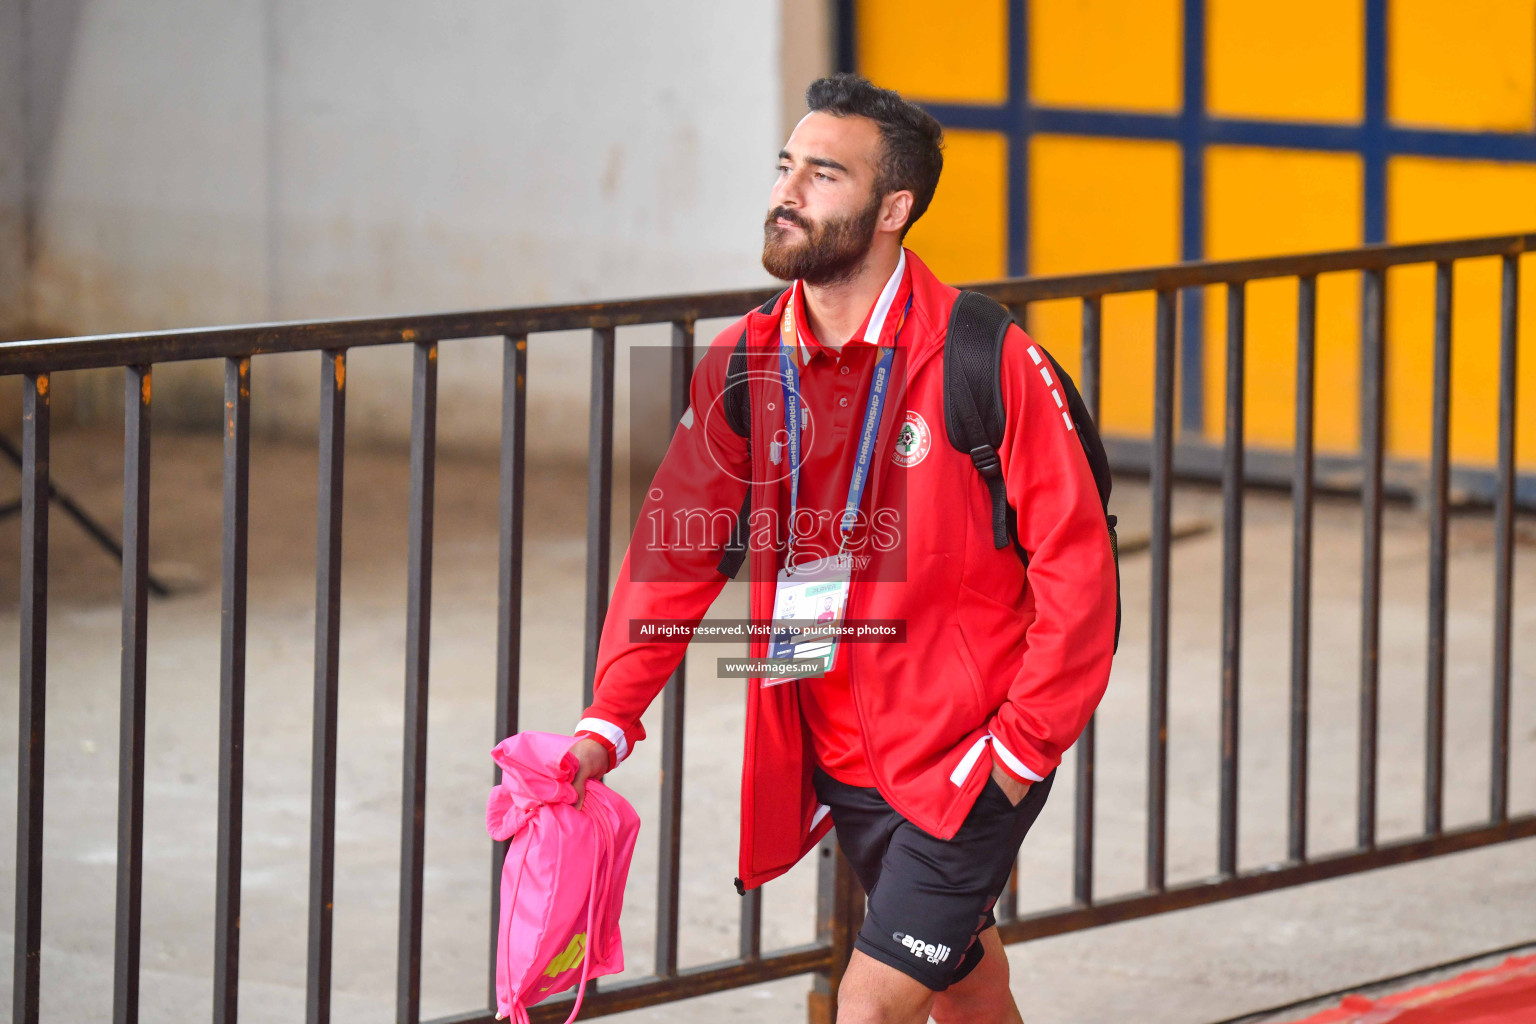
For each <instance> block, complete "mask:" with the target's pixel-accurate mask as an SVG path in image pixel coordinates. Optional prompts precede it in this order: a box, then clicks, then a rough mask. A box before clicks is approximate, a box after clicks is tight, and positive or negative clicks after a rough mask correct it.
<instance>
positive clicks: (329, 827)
mask: <svg viewBox="0 0 1536 1024" xmlns="http://www.w3.org/2000/svg"><path fill="white" fill-rule="evenodd" d="M346 382H347V354H346V352H345V351H344V350H340V349H335V350H327V351H324V352H322V353H321V354H320V483H319V496H318V500H317V501H316V516H315V518H316V542H315V710H314V725H313V733H314V735H313V750H312V753H311V756H310V769H309V770H310V801H309V964H308V971H307V977H306V981H305V1020H306V1022H307V1024H329V1021H330V1019H331V936H332V930H333V927H332V918H333V912H332V911H333V908H332V900H333V897H334V895H335V889H336V698H337V678H338V673H339V670H340V667H341V657H340V650H341V647H340V643H341V513H342V492H341V484H342V466H343V462H344V458H343V456H344V454H345V452H346V422H347V420H346Z"/></svg>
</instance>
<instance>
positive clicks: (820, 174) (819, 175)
mask: <svg viewBox="0 0 1536 1024" xmlns="http://www.w3.org/2000/svg"><path fill="white" fill-rule="evenodd" d="M816 179H817V180H818V181H831V180H832V175H830V174H828V173H826V172H825V171H817V172H816Z"/></svg>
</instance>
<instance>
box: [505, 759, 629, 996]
mask: <svg viewBox="0 0 1536 1024" xmlns="http://www.w3.org/2000/svg"><path fill="white" fill-rule="evenodd" d="M575 742H576V741H575V740H574V739H573V738H572V737H570V736H558V735H555V734H554V733H547V732H520V733H518V734H516V735H514V736H509V737H508V738H506V739H504V740H502V741H501V742H500V743H498V744H497V745H496V748H495V749H494V750H492V751H491V759H492V760H494V761H495V762H496V763H497V764H498V765H500V766H501V774H502V777H501V782H500V784H499V785H497V786H496V787H495V788H493V789H492V790H491V795H490V799H489V800H488V801H487V802H486V808H485V825H486V829H487V830H488V831H489V832H490V833H491V838H493V839H511V840H512V842H511V844H510V845H509V846H508V847H507V857H506V860H505V861H503V862H502V865H501V920H500V922H499V925H498V930H497V942H496V1016H497V1018H498V1019H500V1018H503V1017H511V1018H512V1020H513V1021H514V1024H528V1007H530V1006H533V1005H535V1004H537V1003H540V1002H542V1001H543V1000H544V999H546V998H547V997H549V996H551V995H553V994H555V993H556V992H563V991H565V990H566V989H568V988H570V987H571V986H572V985H579V986H580V988H578V990H577V992H576V1004H575V1006H574V1007H572V1009H571V1015H570V1017H569V1018H567V1021H566V1024H570V1021H573V1020H575V1019H576V1015H577V1014H578V1013H580V1012H581V1000H582V997H583V996H584V995H585V994H586V986H587V979H588V978H596V977H599V976H601V975H604V974H616V973H618V972H619V971H622V970H623V969H624V951H623V943H622V940H621V939H620V937H619V911H620V910H622V909H623V906H624V882H625V880H626V879H627V878H628V877H629V860H630V856H631V854H633V853H634V849H635V837H636V835H637V834H638V833H639V831H640V817H639V815H637V814H636V813H635V809H634V808H633V807H631V806H630V805H629V802H628V801H627V800H625V799H624V798H623V797H621V796H619V795H618V794H617V793H615V792H614V791H613V790H611V789H609V788H608V787H607V786H605V785H603V784H602V783H601V782H597V781H594V780H590V779H589V780H588V781H587V795H586V799H585V800H584V801H583V802H582V806H581V810H579V811H578V810H577V809H576V807H575V803H576V789H575V787H574V786H572V785H571V782H572V780H573V779H575V777H576V770H577V767H578V765H577V762H576V758H575V757H574V756H573V755H572V754H570V753H569V750H570V747H571V744H572V743H575Z"/></svg>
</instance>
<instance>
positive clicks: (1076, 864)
mask: <svg viewBox="0 0 1536 1024" xmlns="http://www.w3.org/2000/svg"><path fill="white" fill-rule="evenodd" d="M1103 312H1104V300H1103V298H1102V297H1101V296H1098V295H1089V296H1086V297H1085V298H1084V299H1083V372H1082V380H1081V381H1080V382H1079V383H1080V384H1081V385H1082V396H1083V405H1084V406H1085V407H1086V408H1087V410H1088V415H1089V416H1091V417H1093V422H1094V423H1095V424H1096V425H1097V423H1098V422H1099V392H1100V384H1101V379H1100V378H1101V368H1102V366H1103V359H1102V355H1103V353H1102V348H1101V344H1100V342H1101V338H1100V335H1101V325H1102V323H1103ZM1097 723H1098V714H1097V712H1095V713H1094V714H1093V715H1092V716H1090V717H1089V719H1088V724H1087V725H1085V726H1084V727H1083V732H1082V735H1080V736H1078V738H1077V801H1076V803H1077V806H1076V807H1075V808H1074V817H1075V818H1076V823H1075V827H1074V829H1073V841H1072V845H1073V850H1072V901H1073V902H1074V903H1076V904H1078V905H1079V906H1083V907H1086V906H1089V905H1091V904H1092V903H1093V809H1094V795H1095V794H1094V765H1095V750H1094V745H1095V743H1096V742H1097V735H1098V726H1097Z"/></svg>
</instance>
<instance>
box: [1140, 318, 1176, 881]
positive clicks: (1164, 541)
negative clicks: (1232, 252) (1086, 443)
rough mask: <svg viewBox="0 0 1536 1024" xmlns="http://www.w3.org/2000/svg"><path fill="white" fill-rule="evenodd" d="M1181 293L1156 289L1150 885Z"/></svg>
mask: <svg viewBox="0 0 1536 1024" xmlns="http://www.w3.org/2000/svg"><path fill="white" fill-rule="evenodd" d="M1176 298H1177V293H1176V292H1174V291H1160V292H1158V293H1157V334H1156V346H1157V347H1156V352H1155V354H1154V363H1155V369H1154V371H1153V388H1154V397H1153V405H1152V551H1151V555H1152V594H1151V612H1152V616H1151V618H1152V622H1151V635H1150V642H1149V648H1150V650H1149V659H1148V660H1149V671H1150V680H1149V683H1150V685H1149V690H1150V695H1149V700H1148V715H1147V734H1148V735H1147V888H1148V889H1151V890H1153V891H1155V892H1161V891H1162V890H1163V889H1164V888H1165V887H1166V885H1167V876H1166V869H1167V850H1168V627H1169V598H1170V591H1171V587H1170V578H1169V567H1170V566H1169V563H1170V556H1171V550H1170V548H1171V543H1172V540H1173V536H1172V519H1173V433H1174V422H1173V404H1174V398H1173V379H1174V356H1175V350H1176V348H1177V340H1176V338H1175V329H1174V303H1175V300H1176Z"/></svg>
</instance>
